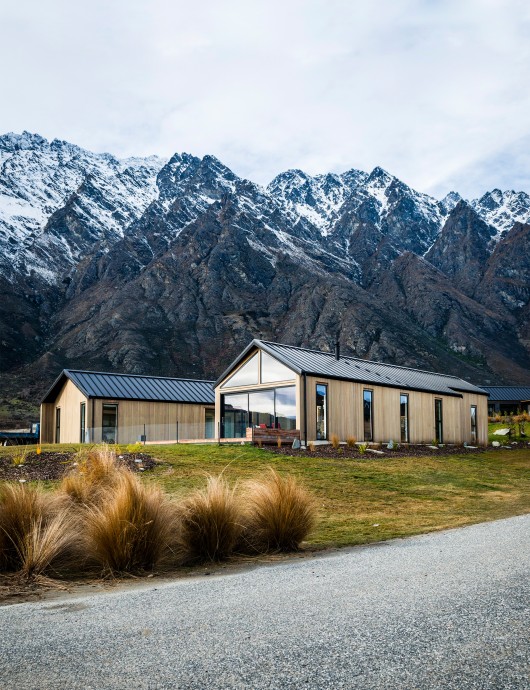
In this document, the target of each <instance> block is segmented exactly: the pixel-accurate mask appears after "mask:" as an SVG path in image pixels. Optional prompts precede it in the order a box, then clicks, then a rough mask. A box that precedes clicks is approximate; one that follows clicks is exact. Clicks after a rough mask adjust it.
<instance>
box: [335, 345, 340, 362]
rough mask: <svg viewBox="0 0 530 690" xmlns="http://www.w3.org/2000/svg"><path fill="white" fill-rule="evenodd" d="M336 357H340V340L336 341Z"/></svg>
mask: <svg viewBox="0 0 530 690" xmlns="http://www.w3.org/2000/svg"><path fill="white" fill-rule="evenodd" d="M335 359H337V360H339V359H340V343H339V341H338V340H337V342H336V343H335Z"/></svg>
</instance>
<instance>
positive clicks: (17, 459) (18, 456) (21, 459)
mask: <svg viewBox="0 0 530 690" xmlns="http://www.w3.org/2000/svg"><path fill="white" fill-rule="evenodd" d="M27 455H28V449H27V448H24V449H23V450H20V451H18V453H15V454H14V455H13V456H12V458H11V462H12V463H13V465H14V466H15V467H18V466H19V465H23V464H24V463H25V462H26V457H27Z"/></svg>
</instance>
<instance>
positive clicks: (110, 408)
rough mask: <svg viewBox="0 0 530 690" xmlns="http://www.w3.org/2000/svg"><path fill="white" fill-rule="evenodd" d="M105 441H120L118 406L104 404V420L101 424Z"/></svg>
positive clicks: (102, 437) (102, 436)
mask: <svg viewBox="0 0 530 690" xmlns="http://www.w3.org/2000/svg"><path fill="white" fill-rule="evenodd" d="M101 426H102V430H101V440H102V441H103V443H118V406H117V405H103V422H102V424H101Z"/></svg>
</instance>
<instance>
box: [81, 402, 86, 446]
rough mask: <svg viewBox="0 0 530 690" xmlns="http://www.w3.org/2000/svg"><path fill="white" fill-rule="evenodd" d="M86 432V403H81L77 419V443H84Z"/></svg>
mask: <svg viewBox="0 0 530 690" xmlns="http://www.w3.org/2000/svg"><path fill="white" fill-rule="evenodd" d="M85 432H86V403H84V402H83V403H81V412H80V420H79V443H84V442H85V441H86V439H85Z"/></svg>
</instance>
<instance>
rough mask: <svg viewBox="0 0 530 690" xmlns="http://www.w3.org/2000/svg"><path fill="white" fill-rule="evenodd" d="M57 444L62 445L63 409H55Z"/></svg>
mask: <svg viewBox="0 0 530 690" xmlns="http://www.w3.org/2000/svg"><path fill="white" fill-rule="evenodd" d="M55 443H61V408H60V407H56V408H55Z"/></svg>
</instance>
